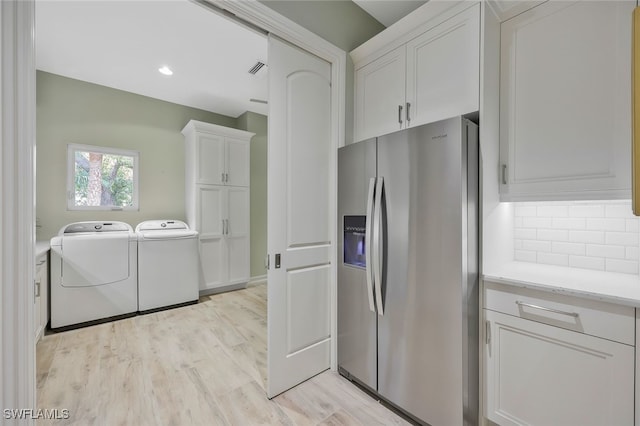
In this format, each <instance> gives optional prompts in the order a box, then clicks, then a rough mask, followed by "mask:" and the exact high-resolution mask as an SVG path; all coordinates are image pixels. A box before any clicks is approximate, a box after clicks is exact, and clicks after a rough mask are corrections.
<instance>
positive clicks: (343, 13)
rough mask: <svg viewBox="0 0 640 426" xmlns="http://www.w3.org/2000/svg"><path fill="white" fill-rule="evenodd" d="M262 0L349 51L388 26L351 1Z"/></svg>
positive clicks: (280, 12)
mask: <svg viewBox="0 0 640 426" xmlns="http://www.w3.org/2000/svg"><path fill="white" fill-rule="evenodd" d="M260 2H261V3H263V4H264V5H265V6H268V7H270V8H271V9H273V10H275V11H276V12H278V13H279V14H281V15H283V16H286V17H287V18H289V19H291V20H292V21H294V22H295V23H297V24H299V25H301V26H303V27H305V28H306V29H308V30H309V31H311V32H313V33H316V34H317V35H319V36H320V37H322V38H324V39H325V40H327V41H329V42H331V43H332V44H334V45H336V46H337V47H339V48H340V49H342V50H344V51H347V52H349V51H351V50H353V49H355V48H356V47H358V46H360V45H361V44H362V43H364V42H365V41H367V40H369V39H370V38H371V37H373V36H374V35H376V34H378V33H379V32H380V31H382V30H384V29H385V26H384V25H382V24H381V23H380V22H378V21H377V20H376V19H375V18H373V17H372V16H371V15H369V14H368V13H367V12H365V11H364V10H362V9H361V8H360V7H359V6H358V5H356V4H355V3H354V2H352V1H350V0H297V1H291V0H284V1H283V0H260Z"/></svg>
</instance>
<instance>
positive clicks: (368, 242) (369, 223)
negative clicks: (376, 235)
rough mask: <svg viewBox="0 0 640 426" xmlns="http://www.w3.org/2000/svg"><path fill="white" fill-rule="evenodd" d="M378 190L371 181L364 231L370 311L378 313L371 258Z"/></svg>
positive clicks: (372, 180)
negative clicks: (375, 197)
mask: <svg viewBox="0 0 640 426" xmlns="http://www.w3.org/2000/svg"><path fill="white" fill-rule="evenodd" d="M375 188H376V178H371V179H369V191H368V194H367V219H366V227H365V231H364V242H365V249H364V255H365V262H366V275H367V296H368V298H369V309H370V310H371V312H375V311H376V306H375V303H374V301H373V263H372V260H371V258H372V256H371V249H372V246H373V244H372V240H373V239H372V229H373V220H374V219H373V195H374V193H375Z"/></svg>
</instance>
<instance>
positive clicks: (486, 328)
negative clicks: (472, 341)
mask: <svg viewBox="0 0 640 426" xmlns="http://www.w3.org/2000/svg"><path fill="white" fill-rule="evenodd" d="M484 335H485V343H486V344H487V345H490V344H491V322H489V321H485V322H484Z"/></svg>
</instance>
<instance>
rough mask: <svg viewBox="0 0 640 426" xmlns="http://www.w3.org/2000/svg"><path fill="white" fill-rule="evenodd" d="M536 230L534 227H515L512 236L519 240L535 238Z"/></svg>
mask: <svg viewBox="0 0 640 426" xmlns="http://www.w3.org/2000/svg"><path fill="white" fill-rule="evenodd" d="M536 235H537V231H536V230H535V229H515V230H514V231H513V236H514V238H517V239H519V240H535V239H536V238H537V237H536Z"/></svg>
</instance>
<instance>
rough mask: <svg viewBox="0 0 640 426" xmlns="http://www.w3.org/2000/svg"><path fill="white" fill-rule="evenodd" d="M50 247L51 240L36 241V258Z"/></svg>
mask: <svg viewBox="0 0 640 426" xmlns="http://www.w3.org/2000/svg"><path fill="white" fill-rule="evenodd" d="M50 248H51V245H50V241H49V240H46V241H45V240H43V241H36V251H35V255H36V258H37V257H39V256H41V255H43V254H45V253H46V252H48V251H49V249H50Z"/></svg>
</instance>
